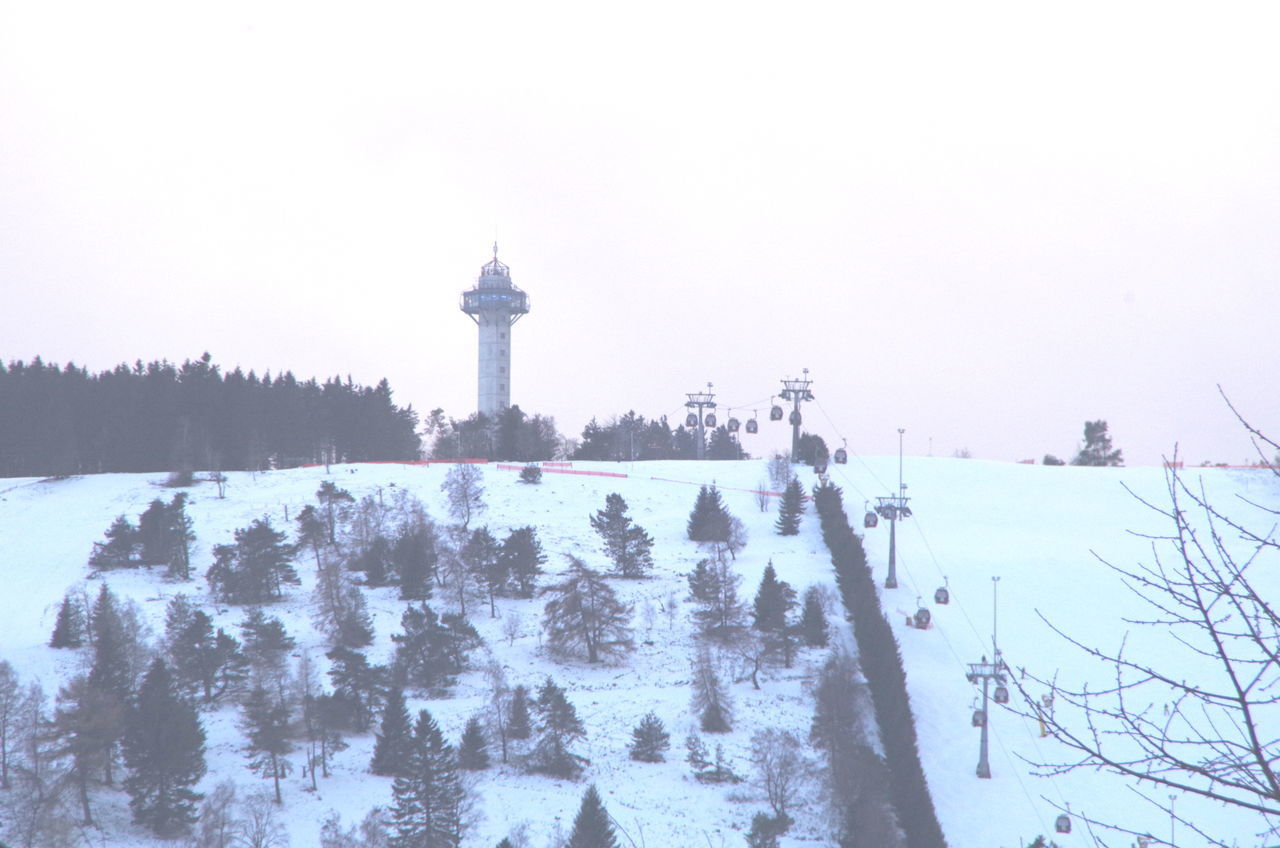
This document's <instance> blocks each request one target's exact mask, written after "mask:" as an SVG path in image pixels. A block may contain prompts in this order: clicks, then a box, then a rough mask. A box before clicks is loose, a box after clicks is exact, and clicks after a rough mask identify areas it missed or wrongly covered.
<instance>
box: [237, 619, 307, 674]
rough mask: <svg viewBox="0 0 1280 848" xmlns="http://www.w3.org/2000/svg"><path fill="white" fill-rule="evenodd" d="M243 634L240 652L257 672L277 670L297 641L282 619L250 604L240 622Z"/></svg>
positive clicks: (283, 664)
mask: <svg viewBox="0 0 1280 848" xmlns="http://www.w3.org/2000/svg"><path fill="white" fill-rule="evenodd" d="M240 633H241V635H242V636H243V637H244V639H243V645H244V655H245V657H246V658H247V659H248V660H249V663H250V664H251V665H252V666H253V667H254V668H255V669H258V670H259V671H260V672H262V671H267V672H274V673H275V674H277V675H278V674H280V673H281V672H282V671H283V670H284V667H285V664H286V663H287V661H288V657H289V652H290V651H292V650H293V649H294V648H295V647H297V644H298V643H297V641H296V640H295V639H294V638H293V637H292V636H290V635H289V633H288V631H287V630H285V628H284V622H283V621H281V620H280V619H279V618H276V617H275V616H274V615H270V616H269V615H267V614H266V613H265V612H263V611H262V607H250V608H249V611H248V612H246V613H245V617H244V621H242V622H240Z"/></svg>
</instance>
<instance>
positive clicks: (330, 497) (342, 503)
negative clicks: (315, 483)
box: [316, 480, 356, 545]
mask: <svg viewBox="0 0 1280 848" xmlns="http://www.w3.org/2000/svg"><path fill="white" fill-rule="evenodd" d="M316 500H318V501H319V502H320V508H321V510H322V513H321V515H322V517H323V519H324V528H325V530H326V531H328V536H329V544H331V545H336V544H338V521H339V519H340V518H342V516H343V514H344V513H345V512H346V510H347V509H349V508H350V505H351V504H353V503H355V501H356V499H355V498H353V497H352V496H351V493H350V492H348V491H347V490H346V489H339V488H338V487H337V485H335V484H334V482H333V481H332V480H325V481H324V482H323V483H321V484H320V488H319V489H317V490H316Z"/></svg>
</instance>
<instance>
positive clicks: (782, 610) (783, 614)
mask: <svg viewBox="0 0 1280 848" xmlns="http://www.w3.org/2000/svg"><path fill="white" fill-rule="evenodd" d="M795 605H796V593H795V590H794V589H792V588H791V586H790V585H789V584H788V583H787V582H786V581H785V580H779V579H778V573H777V572H776V571H774V569H773V560H769V564H768V565H766V566H765V567H764V576H763V577H762V578H760V588H759V589H758V590H756V599H755V605H754V610H753V612H752V617H753V619H754V621H753V622H752V625H753V626H754V627H755V628H756V629H757V630H761V631H763V632H765V633H780V632H782V631H783V630H785V629H786V627H787V615H788V614H789V613H790V612H791V610H792V608H794V607H795Z"/></svg>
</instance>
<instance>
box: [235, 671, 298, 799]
mask: <svg viewBox="0 0 1280 848" xmlns="http://www.w3.org/2000/svg"><path fill="white" fill-rule="evenodd" d="M243 726H244V729H245V732H246V733H247V735H248V737H249V754H250V757H251V759H250V761H249V767H250V768H251V769H253V770H254V771H255V772H257V773H258V775H259V776H261V777H263V778H271V781H272V784H273V785H274V787H275V797H276V803H277V804H282V803H284V799H283V797H282V796H281V794H280V779H281V778H284V777H288V776H289V774H290V773H291V772H292V771H293V764H292V763H290V762H289V761H288V760H286V759H285V755H286V754H288V753H290V752H291V751H292V750H293V742H292V741H291V740H290V738H289V736H290V729H289V705H288V704H286V703H285V701H284V699H283V698H281V697H279V696H278V695H273V694H272V693H270V692H268V691H267V690H266V689H263V688H262V687H261V686H258V687H255V688H254V689H253V691H252V692H250V693H249V697H248V698H246V699H245V702H244V723H243Z"/></svg>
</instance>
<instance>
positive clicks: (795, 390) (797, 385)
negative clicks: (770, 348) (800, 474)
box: [780, 368, 813, 462]
mask: <svg viewBox="0 0 1280 848" xmlns="http://www.w3.org/2000/svg"><path fill="white" fill-rule="evenodd" d="M812 385H813V381H812V380H810V379H809V369H808V368H806V369H804V376H803V377H802V378H800V379H799V380H792V379H789V378H788V379H785V380H783V381H782V392H781V393H780V396H781V398H782V399H783V400H789V401H791V403H792V410H791V418H790V423H791V461H792V462H799V461H800V422H801V421H803V420H804V418H803V417H802V416H801V415H800V402H801V401H806V400H813V392H811V391H809V387H810V386H812Z"/></svg>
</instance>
